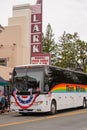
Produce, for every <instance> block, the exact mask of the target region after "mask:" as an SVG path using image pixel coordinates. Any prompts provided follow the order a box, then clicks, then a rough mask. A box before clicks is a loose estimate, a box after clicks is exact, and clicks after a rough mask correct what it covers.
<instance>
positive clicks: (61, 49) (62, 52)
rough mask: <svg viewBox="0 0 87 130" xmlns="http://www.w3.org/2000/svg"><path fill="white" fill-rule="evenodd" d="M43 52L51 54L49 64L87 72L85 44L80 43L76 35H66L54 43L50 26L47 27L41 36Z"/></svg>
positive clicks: (86, 46) (86, 44)
mask: <svg viewBox="0 0 87 130" xmlns="http://www.w3.org/2000/svg"><path fill="white" fill-rule="evenodd" d="M42 45H43V52H45V53H50V54H51V64H52V65H54V66H59V67H63V68H71V69H74V70H78V69H80V70H82V71H84V72H87V43H86V42H84V41H81V40H80V38H79V36H78V33H77V32H75V33H74V34H70V33H66V32H65V31H64V33H63V35H62V36H61V37H60V38H59V40H58V43H55V39H54V34H53V30H52V28H51V25H50V24H48V25H47V29H46V33H45V35H44V34H43V36H42Z"/></svg>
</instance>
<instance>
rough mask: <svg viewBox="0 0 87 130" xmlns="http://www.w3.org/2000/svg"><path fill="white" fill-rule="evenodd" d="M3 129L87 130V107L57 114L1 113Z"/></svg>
mask: <svg viewBox="0 0 87 130" xmlns="http://www.w3.org/2000/svg"><path fill="white" fill-rule="evenodd" d="M0 129H1V130H53V129H54V130H56V129H57V130H87V109H73V110H66V111H59V112H58V113H57V114H56V115H53V116H51V115H48V114H30V115H27V116H22V115H20V114H18V113H13V112H10V113H8V114H7V113H4V114H1V115H0Z"/></svg>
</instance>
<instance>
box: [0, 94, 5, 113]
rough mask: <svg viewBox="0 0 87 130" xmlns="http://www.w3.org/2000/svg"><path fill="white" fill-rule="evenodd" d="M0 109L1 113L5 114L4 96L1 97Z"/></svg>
mask: <svg viewBox="0 0 87 130" xmlns="http://www.w3.org/2000/svg"><path fill="white" fill-rule="evenodd" d="M0 109H1V113H4V112H5V96H4V95H2V97H1V101H0Z"/></svg>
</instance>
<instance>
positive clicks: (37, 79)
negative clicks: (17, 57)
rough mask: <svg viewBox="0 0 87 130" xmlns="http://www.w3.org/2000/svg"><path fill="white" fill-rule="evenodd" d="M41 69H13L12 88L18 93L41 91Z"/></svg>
mask: <svg viewBox="0 0 87 130" xmlns="http://www.w3.org/2000/svg"><path fill="white" fill-rule="evenodd" d="M43 79H44V78H43V69H42V68H40V69H37V68H15V69H14V71H13V87H16V88H17V90H18V91H19V92H28V91H31V90H32V92H35V91H37V89H39V90H40V91H43V83H44V82H43Z"/></svg>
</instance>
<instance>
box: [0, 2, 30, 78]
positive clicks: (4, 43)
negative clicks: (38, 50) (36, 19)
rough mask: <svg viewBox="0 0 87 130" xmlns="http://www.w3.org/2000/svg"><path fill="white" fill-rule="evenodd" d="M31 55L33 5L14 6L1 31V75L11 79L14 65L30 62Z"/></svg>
mask: <svg viewBox="0 0 87 130" xmlns="http://www.w3.org/2000/svg"><path fill="white" fill-rule="evenodd" d="M30 56H31V6H30V5H29V4H23V5H16V6H13V14H12V17H10V18H8V26H5V27H4V29H3V30H2V31H1V32H0V76H1V77H3V78H4V79H5V80H9V73H11V72H12V70H13V67H14V66H17V65H22V64H29V63H30Z"/></svg>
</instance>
